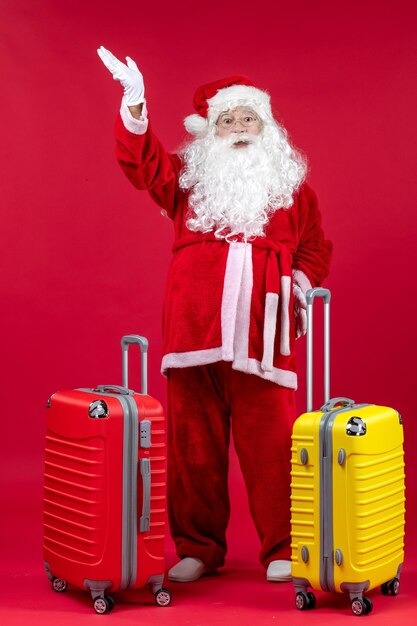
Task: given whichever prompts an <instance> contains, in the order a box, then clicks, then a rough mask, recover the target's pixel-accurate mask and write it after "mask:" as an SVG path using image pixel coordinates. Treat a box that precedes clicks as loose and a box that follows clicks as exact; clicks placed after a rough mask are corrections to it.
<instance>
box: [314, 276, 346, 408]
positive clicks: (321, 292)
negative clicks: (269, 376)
mask: <svg viewBox="0 0 417 626" xmlns="http://www.w3.org/2000/svg"><path fill="white" fill-rule="evenodd" d="M314 298H323V300H324V402H325V404H323V406H322V407H321V408H320V411H323V412H327V411H330V410H331V409H334V408H335V406H337V405H342V406H353V405H354V404H355V401H354V400H352V399H351V398H345V397H338V398H332V399H331V400H330V399H329V398H330V298H331V293H330V291H329V290H328V289H323V288H322V287H316V288H315V289H309V290H308V291H307V293H306V300H307V412H310V411H312V410H313V302H314Z"/></svg>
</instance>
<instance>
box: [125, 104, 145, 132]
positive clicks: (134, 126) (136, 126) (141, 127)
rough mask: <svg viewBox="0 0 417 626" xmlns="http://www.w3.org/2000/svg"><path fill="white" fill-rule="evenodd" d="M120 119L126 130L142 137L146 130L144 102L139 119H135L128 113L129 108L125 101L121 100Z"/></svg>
mask: <svg viewBox="0 0 417 626" xmlns="http://www.w3.org/2000/svg"><path fill="white" fill-rule="evenodd" d="M120 117H121V118H122V121H123V125H124V127H125V128H126V130H128V131H129V132H130V133H133V134H134V135H144V134H145V133H146V131H147V130H148V111H147V108H146V101H145V102H144V103H143V109H142V115H141V116H140V118H139V119H136V118H135V117H133V115H132V114H131V112H130V111H129V107H128V106H127V104H126V102H125V99H124V98H122V104H121V106H120Z"/></svg>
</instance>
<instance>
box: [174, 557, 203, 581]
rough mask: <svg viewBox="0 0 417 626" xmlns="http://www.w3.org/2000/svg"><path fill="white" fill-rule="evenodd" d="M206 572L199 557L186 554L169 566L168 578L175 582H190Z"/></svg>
mask: <svg viewBox="0 0 417 626" xmlns="http://www.w3.org/2000/svg"><path fill="white" fill-rule="evenodd" d="M205 572H206V567H205V565H204V563H203V561H201V560H200V559H194V558H193V557H191V556H186V557H185V559H181V561H179V563H177V564H176V565H174V567H171V569H170V570H169V572H168V579H169V580H172V581H173V582H176V583H190V582H192V581H193V580H198V579H199V578H200V577H201V576H202V575H203V574H204V573H205Z"/></svg>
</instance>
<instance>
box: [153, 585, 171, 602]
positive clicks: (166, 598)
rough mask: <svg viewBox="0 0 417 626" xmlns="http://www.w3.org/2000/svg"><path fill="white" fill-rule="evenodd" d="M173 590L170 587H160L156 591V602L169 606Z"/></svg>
mask: <svg viewBox="0 0 417 626" xmlns="http://www.w3.org/2000/svg"><path fill="white" fill-rule="evenodd" d="M171 600H172V597H171V592H170V591H168V589H159V590H158V591H157V592H156V593H155V602H156V604H157V605H158V606H168V605H169V604H171Z"/></svg>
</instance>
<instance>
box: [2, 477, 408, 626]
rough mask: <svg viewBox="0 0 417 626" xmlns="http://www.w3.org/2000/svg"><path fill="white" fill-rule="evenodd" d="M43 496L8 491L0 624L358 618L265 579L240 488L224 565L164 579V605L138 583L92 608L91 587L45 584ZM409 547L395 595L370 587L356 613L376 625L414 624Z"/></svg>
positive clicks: (327, 600)
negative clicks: (106, 606)
mask: <svg viewBox="0 0 417 626" xmlns="http://www.w3.org/2000/svg"><path fill="white" fill-rule="evenodd" d="M41 499H42V488H41V487H40V486H39V485H35V486H33V488H32V489H30V490H28V492H27V494H26V495H25V497H24V498H22V500H21V501H18V500H17V499H16V498H12V504H14V506H13V507H7V506H6V507H3V512H2V518H1V527H2V528H1V535H0V540H1V543H2V547H1V554H2V560H1V564H0V624H1V625H5V626H15V625H18V624H19V625H20V624H22V625H23V624H24V625H25V626H35V625H37V624H42V625H45V626H48V625H49V624H51V625H52V624H53V625H58V626H61V625H63V626H65V625H67V624H68V625H71V626H81V625H82V624H87V623H95V624H98V623H99V621H100V620H108V621H112V622H113V623H115V624H123V623H131V624H134V623H136V624H140V625H141V626H148V625H149V626H151V625H152V626H155V625H158V624H169V625H170V626H176V625H181V626H186V625H190V626H214V625H217V624H222V625H223V624H227V625H228V626H235V625H239V626H249V625H252V624H254V625H256V626H258V625H263V624H281V625H285V626H286V625H287V624H291V625H292V624H295V625H297V624H304V623H306V622H305V621H304V620H308V623H309V624H312V625H314V624H326V623H328V624H334V623H335V620H344V619H349V620H355V619H357V618H356V617H354V616H353V615H352V613H351V609H350V603H349V601H348V598H347V596H342V595H337V596H335V595H331V594H317V607H316V609H314V610H313V611H310V612H308V613H304V612H300V611H298V610H297V609H295V607H294V592H293V588H292V584H291V583H286V584H272V583H267V582H266V581H265V573H264V571H263V570H262V569H261V567H260V566H259V565H258V563H257V550H258V545H257V539H256V537H255V534H254V532H253V529H252V527H251V526H250V525H249V523H248V519H247V518H248V513H247V510H246V509H245V506H246V504H245V502H244V501H243V500H244V497H243V496H240V495H239V494H235V497H234V514H233V516H232V520H231V525H230V532H229V536H230V539H229V544H230V548H229V557H228V560H227V564H226V567H225V568H224V570H223V571H222V573H219V574H217V575H215V576H210V577H205V578H202V579H200V580H199V581H196V582H194V583H188V584H179V583H177V584H174V583H169V584H167V585H166V586H168V587H169V588H170V590H171V592H172V595H173V601H172V604H171V605H170V606H169V607H166V608H160V607H157V606H156V605H155V604H154V600H153V597H152V596H151V594H150V593H149V591H148V590H143V592H140V593H133V594H127V593H124V594H114V598H115V600H116V603H117V604H116V607H115V609H114V611H113V612H112V613H111V614H110V615H104V616H101V615H96V614H95V613H94V611H93V609H92V603H91V599H90V596H89V594H87V593H84V592H80V591H72V590H68V591H67V592H66V593H63V594H58V593H56V592H54V591H52V589H51V585H50V583H49V581H48V579H47V578H46V576H45V574H44V571H43V567H42V510H41V504H40V503H41ZM3 502H4V499H3ZM9 502H10V500H9ZM232 503H233V500H232ZM241 520H243V522H242V521H241ZM23 529H24V530H23ZM410 530H411V528H410ZM415 554H416V550H415V549H414V547H413V546H411V548H410V549H409V550H408V552H407V557H406V563H405V568H404V572H403V575H402V578H401V591H400V594H399V595H398V596H397V597H390V596H388V597H387V596H383V595H381V593H380V592H379V590H374V591H372V592H371V593H370V594H369V595H370V597H371V598H372V600H373V602H374V610H373V612H372V613H371V614H370V615H368V616H363V617H362V619H366V620H368V622H367V623H372V624H377V625H378V626H379V625H385V624H386V625H389V626H396V625H397V624H398V626H408V625H409V624H415V622H416V618H417V593H416V586H417V567H416V565H415V562H416V559H415ZM167 561H168V566H170V565H172V564H173V563H174V562H175V556H174V553H173V550H172V544H170V543H169V544H168V558H167Z"/></svg>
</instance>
